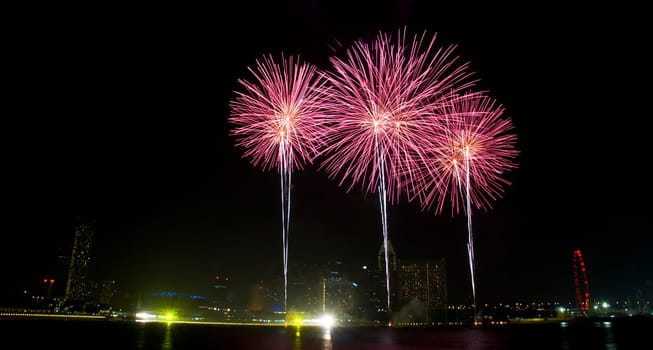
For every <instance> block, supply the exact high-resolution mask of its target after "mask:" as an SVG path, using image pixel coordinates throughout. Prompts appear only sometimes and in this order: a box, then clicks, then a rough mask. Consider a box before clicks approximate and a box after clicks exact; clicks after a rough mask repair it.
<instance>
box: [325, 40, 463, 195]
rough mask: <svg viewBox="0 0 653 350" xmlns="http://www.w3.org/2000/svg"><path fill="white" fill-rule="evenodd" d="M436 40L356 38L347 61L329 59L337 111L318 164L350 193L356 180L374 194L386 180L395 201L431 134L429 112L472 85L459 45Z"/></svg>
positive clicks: (329, 77)
mask: <svg viewBox="0 0 653 350" xmlns="http://www.w3.org/2000/svg"><path fill="white" fill-rule="evenodd" d="M435 38H436V36H435V35H434V36H433V37H431V38H430V39H429V40H427V37H426V33H423V34H422V35H421V36H417V35H415V36H414V37H413V38H412V40H409V39H407V38H406V30H404V31H401V30H399V31H398V34H397V36H396V38H393V37H392V35H389V34H384V33H379V34H378V36H377V38H376V40H375V41H374V42H373V43H372V44H367V43H365V42H362V41H357V42H355V43H354V45H353V46H352V47H350V48H349V49H348V50H347V51H346V58H344V59H343V58H339V57H331V63H332V64H333V69H332V70H331V71H328V72H327V76H328V79H329V81H330V82H331V85H332V87H333V90H332V97H333V100H334V103H333V105H332V106H333V108H334V111H333V112H332V113H331V114H332V115H333V116H332V118H331V121H332V126H331V127H330V129H329V134H328V137H327V140H328V146H327V148H326V149H325V151H324V153H325V160H324V161H323V163H322V168H323V169H324V170H326V172H327V173H328V174H329V176H330V177H331V178H340V180H339V185H341V186H342V185H344V184H345V183H346V182H349V186H348V187H347V191H349V190H351V189H353V187H354V186H355V185H357V184H360V185H361V186H362V188H363V190H364V191H365V192H375V191H376V190H378V186H379V184H380V182H381V181H386V182H387V183H386V185H387V186H386V190H387V191H389V194H390V196H389V197H390V200H391V201H392V202H394V201H395V200H397V199H398V198H399V196H400V195H401V193H402V186H403V184H407V183H408V184H411V183H412V182H410V181H402V175H410V174H411V173H412V172H411V170H412V169H413V168H414V165H415V164H416V160H415V157H419V154H421V152H420V150H421V148H422V147H423V145H425V144H426V142H424V140H425V139H430V138H432V137H433V136H432V134H431V124H432V118H431V111H432V110H434V109H436V108H438V107H439V106H440V105H443V104H445V103H446V101H447V100H448V99H449V98H450V97H451V96H452V95H453V94H455V93H457V92H459V91H463V90H465V89H467V88H469V87H471V86H473V84H474V83H475V81H474V80H472V79H471V77H472V75H473V73H471V72H470V71H469V70H468V63H467V62H461V60H460V58H459V57H458V56H455V55H454V50H455V48H456V46H455V45H450V46H448V47H446V48H438V47H436V45H435ZM416 151H417V152H416ZM382 173H385V174H386V176H385V179H384V178H383V176H381V174H382Z"/></svg>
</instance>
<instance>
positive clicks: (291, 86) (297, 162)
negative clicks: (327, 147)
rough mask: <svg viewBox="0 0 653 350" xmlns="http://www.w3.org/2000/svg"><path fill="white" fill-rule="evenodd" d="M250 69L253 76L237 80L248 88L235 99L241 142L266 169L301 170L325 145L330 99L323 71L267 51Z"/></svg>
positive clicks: (236, 129)
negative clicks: (278, 60) (326, 114)
mask: <svg viewBox="0 0 653 350" xmlns="http://www.w3.org/2000/svg"><path fill="white" fill-rule="evenodd" d="M248 69H249V71H250V72H251V73H252V75H253V77H254V80H253V81H249V80H243V79H238V82H239V83H240V84H241V85H242V87H243V88H244V91H235V94H236V98H235V99H234V100H232V101H231V102H230V108H231V117H230V118H229V121H230V122H231V123H232V124H233V125H234V126H235V127H234V129H233V130H232V132H231V135H233V136H235V137H236V138H237V139H238V141H237V143H236V145H237V146H240V147H243V148H245V152H244V157H250V158H251V162H252V164H253V165H254V166H261V167H262V168H263V170H271V169H273V168H276V169H278V170H279V171H281V170H282V169H283V168H286V167H287V168H288V170H293V169H302V168H303V166H304V164H306V163H310V162H312V161H313V159H314V158H315V156H316V155H317V154H318V153H319V150H320V149H321V148H323V147H324V132H325V126H324V124H325V120H326V118H325V111H326V110H327V109H326V106H327V104H328V102H329V101H330V100H329V98H328V87H327V85H326V80H325V79H324V76H323V74H322V73H321V72H320V71H319V70H318V69H317V68H316V67H315V66H314V65H311V64H309V63H305V62H304V63H302V62H300V60H299V58H296V59H295V58H294V57H293V56H290V57H285V56H283V55H281V64H279V63H276V62H275V61H274V59H273V57H272V56H271V55H268V56H264V57H263V58H262V60H257V61H256V70H254V69H252V68H248ZM284 159H286V160H287V163H285V164H284Z"/></svg>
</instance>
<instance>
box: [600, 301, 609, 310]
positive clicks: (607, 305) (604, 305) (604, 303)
mask: <svg viewBox="0 0 653 350" xmlns="http://www.w3.org/2000/svg"><path fill="white" fill-rule="evenodd" d="M601 306H603V308H604V309H607V308H609V307H610V304H608V303H607V302H605V301H604V302H603V304H601Z"/></svg>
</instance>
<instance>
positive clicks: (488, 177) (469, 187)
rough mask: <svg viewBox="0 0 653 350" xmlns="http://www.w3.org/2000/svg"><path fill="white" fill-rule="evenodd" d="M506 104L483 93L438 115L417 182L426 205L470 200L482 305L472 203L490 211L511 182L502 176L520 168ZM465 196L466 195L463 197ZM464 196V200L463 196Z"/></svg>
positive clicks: (453, 207) (471, 253)
mask: <svg viewBox="0 0 653 350" xmlns="http://www.w3.org/2000/svg"><path fill="white" fill-rule="evenodd" d="M503 113H504V108H503V107H502V106H500V105H498V104H497V103H496V102H495V101H494V100H493V99H491V98H489V97H487V96H484V95H483V94H482V93H469V94H466V95H462V96H459V97H457V98H453V99H451V100H450V101H449V103H448V104H447V105H443V106H442V108H440V109H439V110H438V111H437V112H436V113H435V114H434V116H435V125H434V129H433V130H434V131H433V132H434V134H435V135H437V136H436V137H434V138H432V139H430V140H432V141H434V143H433V144H431V145H430V147H428V148H427V150H426V152H425V153H424V154H425V157H424V158H423V159H422V160H423V161H425V163H424V164H423V166H422V167H420V168H418V169H419V170H418V173H419V175H420V176H415V179H417V183H418V184H419V185H416V186H412V187H411V188H412V189H413V190H416V192H414V193H413V197H417V198H419V199H420V201H421V203H422V209H431V208H432V207H433V206H434V205H435V210H436V212H441V211H442V209H443V207H444V203H445V201H446V199H447V196H449V198H450V203H451V210H452V215H453V214H454V213H458V212H459V211H460V207H461V204H462V203H461V202H462V201H463V200H464V205H465V206H464V212H465V213H466V216H467V237H468V243H467V251H468V256H469V268H470V275H471V284H472V294H473V299H474V301H473V302H474V305H476V300H477V297H476V282H475V281H476V273H475V258H474V237H473V234H472V204H474V205H475V206H476V207H477V208H482V209H484V210H488V209H490V208H491V200H494V199H497V198H499V197H501V195H502V194H503V186H504V185H509V184H510V182H509V181H507V180H505V179H503V178H501V176H502V175H503V174H504V173H505V172H506V171H508V170H510V169H512V168H515V167H516V164H515V163H514V162H513V159H514V158H515V157H516V156H517V154H518V152H517V150H516V149H515V146H514V144H515V142H516V136H515V135H514V134H511V133H509V132H510V131H511V130H512V128H513V127H512V124H511V122H510V120H509V119H507V118H502V115H503ZM463 196H464V197H463ZM461 197H462V198H461Z"/></svg>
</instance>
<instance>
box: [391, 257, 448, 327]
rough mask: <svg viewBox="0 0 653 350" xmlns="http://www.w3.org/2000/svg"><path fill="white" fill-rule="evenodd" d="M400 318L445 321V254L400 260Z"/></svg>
mask: <svg viewBox="0 0 653 350" xmlns="http://www.w3.org/2000/svg"><path fill="white" fill-rule="evenodd" d="M397 275H398V280H399V283H398V290H397V299H398V309H396V310H395V311H396V313H395V316H396V317H397V318H398V319H397V321H398V322H406V323H422V324H429V323H434V322H445V321H446V315H447V272H446V266H445V262H444V258H441V259H438V260H407V261H404V260H400V261H399V267H398V272H397Z"/></svg>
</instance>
